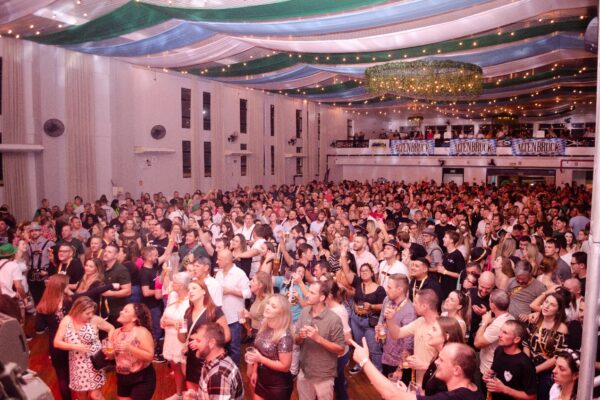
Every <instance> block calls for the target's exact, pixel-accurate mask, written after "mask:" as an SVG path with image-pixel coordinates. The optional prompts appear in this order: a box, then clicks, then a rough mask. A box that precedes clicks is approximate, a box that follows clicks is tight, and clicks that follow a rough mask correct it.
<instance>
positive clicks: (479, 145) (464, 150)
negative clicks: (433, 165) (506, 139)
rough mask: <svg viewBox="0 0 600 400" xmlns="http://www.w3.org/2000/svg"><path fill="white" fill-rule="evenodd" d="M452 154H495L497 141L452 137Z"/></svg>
mask: <svg viewBox="0 0 600 400" xmlns="http://www.w3.org/2000/svg"><path fill="white" fill-rule="evenodd" d="M448 154H450V155H451V156H495V155H496V141H495V140H494V139H451V140H450V150H449V153H448Z"/></svg>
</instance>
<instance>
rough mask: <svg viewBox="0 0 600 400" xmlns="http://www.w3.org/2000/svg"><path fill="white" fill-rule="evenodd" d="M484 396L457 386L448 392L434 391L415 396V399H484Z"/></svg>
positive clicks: (477, 391)
mask: <svg viewBox="0 0 600 400" xmlns="http://www.w3.org/2000/svg"><path fill="white" fill-rule="evenodd" d="M484 399H485V396H484V395H483V394H482V393H481V392H480V391H479V390H476V391H472V390H469V389H467V388H458V389H454V390H451V391H449V392H442V393H436V394H434V395H432V396H417V400H484Z"/></svg>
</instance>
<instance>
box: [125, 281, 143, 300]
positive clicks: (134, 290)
mask: <svg viewBox="0 0 600 400" xmlns="http://www.w3.org/2000/svg"><path fill="white" fill-rule="evenodd" d="M141 302H142V288H141V287H140V285H131V295H129V297H128V298H127V303H141Z"/></svg>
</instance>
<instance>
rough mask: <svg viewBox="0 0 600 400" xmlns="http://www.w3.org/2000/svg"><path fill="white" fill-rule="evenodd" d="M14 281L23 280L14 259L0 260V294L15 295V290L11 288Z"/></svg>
mask: <svg viewBox="0 0 600 400" xmlns="http://www.w3.org/2000/svg"><path fill="white" fill-rule="evenodd" d="M15 281H21V282H23V273H22V272H21V268H20V267H19V264H17V262H16V261H5V260H0V289H2V294H6V295H8V296H10V297H16V296H17V292H15V291H14V290H13V284H14V282H15Z"/></svg>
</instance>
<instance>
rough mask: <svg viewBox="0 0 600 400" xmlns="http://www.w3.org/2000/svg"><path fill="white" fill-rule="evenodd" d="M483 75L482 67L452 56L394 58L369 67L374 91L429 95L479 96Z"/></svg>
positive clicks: (368, 78)
mask: <svg viewBox="0 0 600 400" xmlns="http://www.w3.org/2000/svg"><path fill="white" fill-rule="evenodd" d="M482 76H483V71H482V70H481V67H479V66H477V65H475V64H469V63H463V62H458V61H451V60H418V61H410V62H391V63H386V64H380V65H376V66H373V67H369V68H367V70H366V71H365V77H366V88H367V90H368V91H369V92H371V93H376V94H385V93H390V94H396V95H403V96H409V97H418V98H427V99H452V98H463V97H475V96H478V95H480V94H481V92H482V88H483V86H482Z"/></svg>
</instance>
